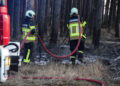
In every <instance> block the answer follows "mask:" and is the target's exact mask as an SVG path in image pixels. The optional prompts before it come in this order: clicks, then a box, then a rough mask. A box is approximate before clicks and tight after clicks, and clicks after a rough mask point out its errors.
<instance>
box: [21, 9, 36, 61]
mask: <svg viewBox="0 0 120 86" xmlns="http://www.w3.org/2000/svg"><path fill="white" fill-rule="evenodd" d="M34 17H35V12H34V11H32V10H28V11H27V12H26V14H25V19H24V22H23V24H22V33H23V35H22V39H23V40H24V39H25V36H26V35H27V33H28V32H30V31H31V33H30V35H29V36H28V37H27V39H26V41H25V44H24V50H25V51H24V55H23V56H24V57H23V58H24V59H23V61H24V63H30V62H32V63H33V62H34V58H33V54H32V53H33V45H34V42H35V41H36V27H35V24H34Z"/></svg>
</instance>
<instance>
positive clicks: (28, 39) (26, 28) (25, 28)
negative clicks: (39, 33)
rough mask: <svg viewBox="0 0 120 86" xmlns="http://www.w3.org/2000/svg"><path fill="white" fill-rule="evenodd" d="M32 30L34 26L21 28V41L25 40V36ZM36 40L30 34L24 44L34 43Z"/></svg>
mask: <svg viewBox="0 0 120 86" xmlns="http://www.w3.org/2000/svg"><path fill="white" fill-rule="evenodd" d="M33 29H36V28H35V26H29V28H28V27H24V26H23V27H22V32H23V35H22V39H24V38H25V36H26V35H27V33H28V32H30V31H31V30H33ZM35 40H36V36H35V35H32V34H30V35H29V36H28V37H27V39H26V42H31V41H35Z"/></svg>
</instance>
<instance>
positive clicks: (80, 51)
mask: <svg viewBox="0 0 120 86" xmlns="http://www.w3.org/2000/svg"><path fill="white" fill-rule="evenodd" d="M77 43H78V40H70V50H71V52H72V51H73V50H74V49H75V47H76V45H77ZM83 50H84V40H81V42H80V45H79V47H78V51H76V52H75V53H74V54H73V55H72V56H71V57H70V58H71V61H72V63H73V64H75V59H76V55H77V53H78V60H79V61H81V62H82V61H83V54H84V52H83Z"/></svg>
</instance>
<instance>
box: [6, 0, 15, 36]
mask: <svg viewBox="0 0 120 86" xmlns="http://www.w3.org/2000/svg"><path fill="white" fill-rule="evenodd" d="M7 4H8V5H7V6H8V14H9V15H10V36H11V38H12V37H13V25H14V24H13V19H14V17H13V16H14V0H7Z"/></svg>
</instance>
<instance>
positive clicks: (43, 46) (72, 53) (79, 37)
mask: <svg viewBox="0 0 120 86" xmlns="http://www.w3.org/2000/svg"><path fill="white" fill-rule="evenodd" d="M78 23H79V31H80V34H79V40H78V43H77V46H76V48H75V49H74V50H73V52H72V53H70V54H68V55H66V56H57V55H55V54H53V53H51V52H50V51H49V50H48V49H47V47H46V46H45V44H44V43H43V41H42V39H41V38H40V36H39V35H38V38H39V40H40V43H41V44H42V46H43V48H44V49H45V51H46V52H47V53H48V54H50V55H51V56H53V57H56V58H67V57H69V56H71V55H73V54H74V53H75V52H76V51H77V49H78V47H79V45H80V40H81V27H80V16H78Z"/></svg>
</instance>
